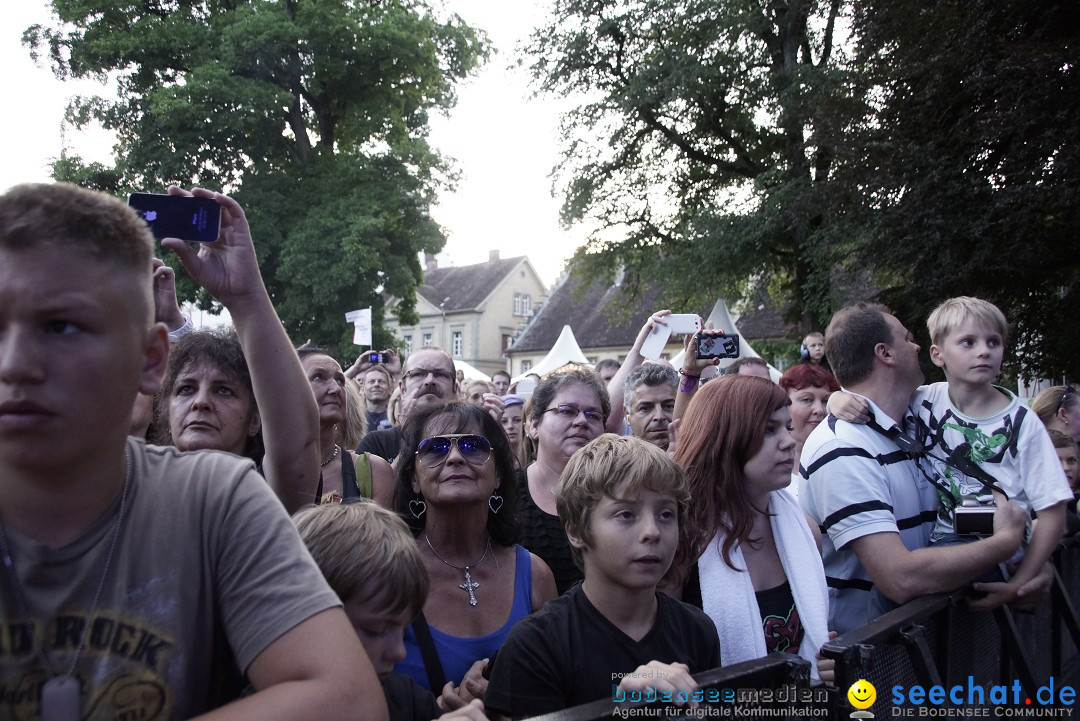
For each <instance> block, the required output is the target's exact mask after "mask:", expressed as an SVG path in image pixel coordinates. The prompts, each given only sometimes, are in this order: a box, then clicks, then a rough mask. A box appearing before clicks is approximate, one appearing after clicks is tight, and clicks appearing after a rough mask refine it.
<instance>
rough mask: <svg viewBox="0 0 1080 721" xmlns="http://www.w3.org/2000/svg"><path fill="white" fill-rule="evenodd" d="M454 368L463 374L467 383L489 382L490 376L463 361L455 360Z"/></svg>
mask: <svg viewBox="0 0 1080 721" xmlns="http://www.w3.org/2000/svg"><path fill="white" fill-rule="evenodd" d="M454 368H455V369H457V370H459V371H461V372H462V373H464V374H465V380H467V381H489V382H490V381H491V376H489V375H488V374H487V373H485V372H484V371H482V370H480V369H479V368H477V367H476V366H473V365H471V364H469V363H466V362H465V361H463V360H455V361H454Z"/></svg>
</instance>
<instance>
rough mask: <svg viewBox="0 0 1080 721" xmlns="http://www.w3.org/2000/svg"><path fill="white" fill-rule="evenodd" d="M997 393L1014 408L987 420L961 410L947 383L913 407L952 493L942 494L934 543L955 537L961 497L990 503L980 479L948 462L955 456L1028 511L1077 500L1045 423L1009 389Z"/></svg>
mask: <svg viewBox="0 0 1080 721" xmlns="http://www.w3.org/2000/svg"><path fill="white" fill-rule="evenodd" d="M995 387H996V386H995ZM998 390H999V391H1001V393H1002V394H1004V395H1005V396H1007V397H1008V399H1009V403H1008V405H1006V406H1005V407H1004V408H1002V409H1001V410H1000V411H998V412H997V413H994V414H992V415H990V416H987V417H985V418H976V417H973V416H968V415H965V414H964V413H962V412H960V411H959V410H957V409H956V407H955V406H953V404H952V401H951V400H950V399H949V384H948V383H932V384H930V385H927V386H922V387H921V388H919V390H918V391H917V392H916V394H915V397H914V399H913V401H912V405H911V408H912V413H913V415H914V416H915V420H916V424H915V432H916V439H917V440H918V441H919V442H920V443H922V445H923V446H924V447H925V448H926V449H928V450H929V451H930V452H931V454H930V462H931V464H933V465H934V467H935V468H936V469H937V471H938V474H939V476H940V477H943V478H945V479H946V480H947V481H948V485H949V487H950V493H948V494H946V493H945V492H944V491H941V492H939V494H938V498H939V501H940V503H939V506H938V513H937V521H936V522H935V524H934V530H933V532H932V534H931V540H932V541H939V540H941V539H943V538H946V537H950V536H953V535H955V530H954V528H953V514H954V510H955V507H956V502H957V500H958V499H959V498H960V497H961V496H964V495H973V496H976V497H978V498H980V499H981V500H990V498H991V495H990V493H989V492H988V491H986V489H985V487H984V486H983V484H982V483H981V482H980V481H979V480H978V479H975V478H970V477H969V476H967V475H965V474H964V473H962V472H961V471H959V470H957V469H956V468H953V467H952V466H950V465H947V464H946V463H945V462H944V459H947V458H949V457H950V456H951V455H952V454H954V453H961V454H962V455H963V456H964V457H966V458H968V459H969V460H971V461H973V462H974V463H977V464H978V465H979V466H980V467H981V468H982V469H983V470H984V471H986V472H987V473H989V474H990V475H991V476H993V477H994V479H995V480H996V481H997V485H998V486H1000V487H1001V489H1002V490H1003V491H1005V493H1006V495H1008V497H1009V499H1010V500H1012V501H1015V502H1016V503H1018V504H1020V505H1021V506H1023V507H1024V508H1025V509H1027V510H1028V511H1031V510H1035V511H1036V512H1037V511H1041V510H1043V509H1044V508H1048V507H1050V506H1052V505H1054V504H1056V503H1060V502H1062V501H1069V500H1071V499H1072V492H1071V491H1070V489H1069V484H1068V481H1066V480H1065V474H1064V473H1063V472H1062V470H1061V463H1060V462H1059V461H1058V457H1057V452H1056V451H1055V450H1054V444H1053V442H1052V441H1051V440H1050V436H1049V434H1048V433H1047V432H1046V427H1045V426H1043V424H1042V421H1040V420H1039V417H1038V416H1037V415H1035V414H1034V413H1032V412H1031V410H1030V409H1029V408H1027V407H1026V406H1025V405H1024V404H1022V403H1021V402H1020V401H1019V399H1018V398H1017V397H1016V396H1015V395H1013V394H1012V393H1011V392H1009V391H1008V390H1007V389H1005V388H998ZM939 490H940V489H939Z"/></svg>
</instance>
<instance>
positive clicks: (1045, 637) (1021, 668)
mask: <svg viewBox="0 0 1080 721" xmlns="http://www.w3.org/2000/svg"><path fill="white" fill-rule="evenodd" d="M1054 565H1055V569H1056V572H1055V579H1054V584H1053V587H1052V589H1051V595H1050V603H1047V604H1043V605H1042V606H1041V607H1040V608H1038V609H1037V610H1036V611H1035V612H1034V613H1017V612H1014V611H1012V610H1010V609H1008V608H1001V609H998V610H997V611H995V612H993V613H992V614H989V613H979V612H974V611H970V610H968V609H967V608H966V607H965V606H966V604H965V603H964V598H965V596H966V593H965V592H957V593H955V594H951V595H947V594H941V595H935V596H924V597H922V598H918V599H915V600H914V601H911V602H910V603H907V604H905V605H903V606H901V607H900V608H897V609H895V610H893V611H890V612H889V613H887V614H885V615H883V616H881V617H880V618H877V619H875V620H874V621H872V622H870V623H869V624H867V625H865V626H862V627H860V628H857V629H854V630H852V631H850V632H848V633H846V634H844V635H843V636H840V637H838V638H836V639H834V640H833V641H830V642H829V643H827V644H825V647H824V648H823V654H824V655H825V657H826V658H832V659H835V660H836V686H837V688H838V689H839V693H838V694H837V695H836V698H835V705H834V709H833V717H834V718H837V719H841V718H847V717H848V716H849V715H850V712H851V711H852V710H853V709H852V708H851V706H850V705H849V704H848V702H847V700H846V697H845V694H846V691H847V689H848V688H850V687H851V685H852V684H853V683H855V682H856V681H858V680H859V679H866V680H867V681H869V682H870V683H871V684H873V685H874V687H875V689H876V690H877V700H876V701H875V703H874V705H873V706H872V707H871V708H870V709H868V710H869V711H870V712H872V713H873V714H874V715H875V717H877V718H881V717H883V716H884V717H889V716H892V715H894V711H895V709H896V704H894V703H893V695H892V691H891V689H892V688H893V687H895V686H902V687H903V688H904V689H905V690H906V689H910V688H911V687H912V686H913V685H920V686H922V687H923V688H926V689H928V688H930V687H931V686H943V687H945V688H951V687H953V686H957V685H959V686H961V687H962V688H963V690H964V693H963V694H960V696H961V697H963V698H964V700H965V703H962V704H953V703H952V702H951V701H950V700H948V699H946V700H945V703H943V704H942V706H943V707H955V706H958V705H959V706H961V707H964V706H982V705H985V704H986V703H988V702H987V701H986V699H989V698H990V692H991V690H992V688H993V687H995V686H1002V685H1004V686H1007V687H1009V689H1010V690H1009V698H1010V703H1012V701H1011V699H1012V698H1013V693H1014V692H1013V687H1014V684H1015V683H1016V682H1019V688H1018V689H1016V693H1021V692H1022V694H1023V695H1021V696H1019V698H1021V699H1024V698H1031V699H1034V698H1036V693H1037V691H1038V689H1039V688H1040V687H1041V686H1044V685H1046V684H1047V683H1048V682H1049V680H1050V678H1051V677H1053V679H1054V683H1055V685H1056V687H1057V688H1061V686H1062V685H1070V686H1073V687H1074V688H1076V687H1078V686H1080V650H1078V649H1080V622H1078V616H1077V611H1076V604H1077V601H1078V600H1080V542H1078V541H1077V539H1073V540H1071V541H1070V542H1068V543H1066V544H1062V546H1061V547H1060V548H1059V549H1058V551H1057V552H1056V553H1055V555H1054ZM976 689H981V691H979V690H976ZM969 698H970V699H974V702H973V703H970V704H969V703H967V701H968V699H969ZM980 699H981V700H980ZM1020 703H1024V702H1023V700H1021V701H1020ZM909 708H910V705H909ZM954 718H955V716H954Z"/></svg>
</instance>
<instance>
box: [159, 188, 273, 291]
mask: <svg viewBox="0 0 1080 721" xmlns="http://www.w3.org/2000/svg"><path fill="white" fill-rule="evenodd" d="M169 195H186V196H194V197H196V198H210V199H211V200H214V201H215V202H216V203H217V204H218V205H220V206H221V233H220V234H219V235H218V239H217V240H216V241H215V242H213V243H199V244H198V246H199V248H198V250H195V249H193V248H192V247H191V245H189V244H188V243H187V242H186V241H183V240H181V239H179V238H164V239H163V240H162V241H161V244H162V245H163V246H164V247H166V248H169V249H170V250H172V251H173V252H175V253H176V255H177V256H178V257H179V258H180V262H181V263H183V264H184V268H185V269H186V270H187V272H188V273H189V274H190V275H191V277H192V279H193V280H194V281H195V282H196V283H198V284H199V286H200V287H202V288H205V289H206V290H207V291H208V292H209V293H210V295H212V296H214V297H215V298H217V299H218V300H219V301H221V303H222V305H224V306H225V307H226V308H229V309H230V310H232V308H231V306H232V305H233V304H235V303H237V302H242V301H243V300H244V299H246V298H248V297H251V296H264V295H266V287H265V286H264V285H263V279H262V275H261V274H260V273H259V262H258V260H257V259H256V257H255V245H254V243H253V242H252V240H251V229H250V228H249V227H248V222H247V217H245V215H244V210H243V208H241V207H240V204H239V203H237V202H236V201H235V200H233V199H232V198H230V197H229V196H227V195H222V194H221V193H215V192H214V191H212V190H206V189H204V188H193V189H192V190H191V191H190V192H188V191H186V190H184V189H182V188H178V187H177V186H175V185H170V186H169Z"/></svg>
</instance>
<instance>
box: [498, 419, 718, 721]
mask: <svg viewBox="0 0 1080 721" xmlns="http://www.w3.org/2000/svg"><path fill="white" fill-rule="evenodd" d="M689 499H690V497H689V494H688V493H687V489H686V481H685V479H684V477H683V472H682V469H681V468H679V467H678V466H677V465H676V464H675V463H674V462H673V461H672V460H671V459H670V458H668V457H667V455H666V454H665V453H664V452H663V451H662V450H660V449H659V448H657V447H656V446H654V445H652V444H651V443H648V442H647V441H643V440H641V439H640V438H636V437H634V436H615V435H612V434H604V435H602V436H600V437H599V438H597V439H596V440H594V441H592V442H591V443H589V444H588V445H586V446H585V447H584V448H582V449H581V450H579V451H578V452H577V453H575V454H574V456H573V457H572V458H571V459H570V462H569V463H568V464H567V465H566V468H565V469H564V470H563V473H562V477H561V478H560V480H559V486H558V491H557V499H556V501H557V503H556V505H557V507H558V511H559V519H560V520H561V521H562V522H563V524H564V526H565V528H566V535H567V537H568V539H569V540H570V545H571V548H572V549H573V553H574V557H575V561H576V562H577V563H578V564H579V565H580V566H581V567H582V569H583V570H584V572H585V580H584V581H582V583H581V584H580V585H577V586H574V587H573V588H571V589H570V590H569V591H567V592H566V593H565V594H563V595H562V596H560V597H559V598H557V599H555V600H554V601H550V602H549V603H548V604H547V605H546V606H545V607H544V608H543V609H542V610H541V611H539V612H538V613H535V614H533V615H532V616H529V617H527V618H525V619H522V620H521V621H520V622H519V623H518V624H517V625H516V626H514V628H513V630H512V631H511V632H510V635H509V636H508V637H507V639H506V643H504V644H503V646H502V648H501V649H500V650H499V654H498V656H497V657H496V660H495V664H494V668H493V670H492V674H491V681H490V683H489V685H488V689H487V693H486V695H485V696H484V703H485V706H486V707H487V709H488V711H489V713H494V714H502V715H505V716H510V717H513V718H521V717H525V716H535V715H538V714H544V713H549V712H552V711H558V710H561V709H565V708H568V707H570V706H575V705H577V704H582V703H587V702H590V701H596V700H598V699H602V698H605V697H607V696H608V695H609V694H615V693H625V692H627V691H634V690H640V691H643V692H646V694H647V695H651V693H652V691H653V689H655V691H656V693H657V695H658V696H660V697H661V698H665V700H666V699H667V698H670V700H672V701H676V702H678V701H679V700H680V699H681V703H682V705H686V704H687V699H689V698H690V697H691V696H692V694H693V691H694V689H696V688H697V684H696V683H695V682H694V679H693V678H692V677H691V676H690V674H691V673H698V672H700V671H705V670H708V669H711V668H716V667H718V666H719V665H720V642H719V640H718V639H717V636H716V628H715V627H714V626H713V623H712V621H711V620H710V619H709V617H708V616H706V615H705V614H704V613H703V612H702V611H701V610H699V609H696V608H692V607H691V606H688V605H686V604H684V603H682V602H680V601H676V600H674V599H672V598H670V597H668V596H665V595H664V594H662V593H659V592H657V590H656V585H657V583H658V582H659V581H660V579H661V578H662V577H663V575H664V574H665V573H666V572H667V570H668V567H669V566H670V565H671V561H672V558H673V557H674V555H675V548H676V546H677V545H678V543H679V529H680V526H681V523H680V521H681V520H682V518H683V517H684V516H685V513H686V507H687V503H688V502H689Z"/></svg>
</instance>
